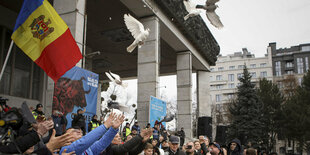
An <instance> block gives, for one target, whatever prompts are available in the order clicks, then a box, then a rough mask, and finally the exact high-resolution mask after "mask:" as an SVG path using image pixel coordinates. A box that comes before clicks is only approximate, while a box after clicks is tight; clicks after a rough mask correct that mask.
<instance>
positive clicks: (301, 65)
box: [268, 43, 310, 90]
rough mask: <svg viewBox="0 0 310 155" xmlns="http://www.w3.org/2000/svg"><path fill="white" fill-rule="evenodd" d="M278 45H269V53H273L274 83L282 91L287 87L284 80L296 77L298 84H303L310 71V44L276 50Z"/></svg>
mask: <svg viewBox="0 0 310 155" xmlns="http://www.w3.org/2000/svg"><path fill="white" fill-rule="evenodd" d="M276 47H277V46H276V43H269V46H268V51H270V52H271V53H272V64H273V65H272V70H273V76H274V77H273V79H274V82H276V83H277V84H278V86H279V87H280V89H282V90H283V89H284V88H286V87H287V86H285V85H286V83H285V81H284V79H286V78H287V77H288V76H294V77H295V79H296V83H297V84H299V85H300V84H301V82H302V79H303V76H304V75H305V73H306V72H307V71H308V70H309V58H310V43H308V44H300V45H297V46H292V47H290V48H280V49H277V48H276Z"/></svg>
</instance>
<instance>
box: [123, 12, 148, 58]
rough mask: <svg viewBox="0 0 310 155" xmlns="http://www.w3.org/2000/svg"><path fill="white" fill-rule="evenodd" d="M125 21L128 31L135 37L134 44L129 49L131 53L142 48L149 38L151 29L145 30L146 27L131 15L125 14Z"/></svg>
mask: <svg viewBox="0 0 310 155" xmlns="http://www.w3.org/2000/svg"><path fill="white" fill-rule="evenodd" d="M124 21H125V24H126V27H127V29H128V30H129V31H130V32H131V35H132V36H133V37H134V39H135V40H134V41H133V43H132V44H131V45H130V46H128V47H127V52H129V53H131V52H132V51H133V50H134V49H135V48H136V47H137V46H138V47H139V48H140V47H141V45H143V44H144V41H145V40H146V38H147V37H148V36H149V32H150V29H149V28H147V29H144V26H143V24H142V23H141V22H139V21H138V20H137V19H135V18H134V17H132V16H131V15H130V14H124Z"/></svg>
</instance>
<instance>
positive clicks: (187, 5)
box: [183, 0, 201, 20]
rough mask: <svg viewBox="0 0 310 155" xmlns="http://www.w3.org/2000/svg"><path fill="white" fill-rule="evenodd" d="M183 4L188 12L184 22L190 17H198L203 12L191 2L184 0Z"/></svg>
mask: <svg viewBox="0 0 310 155" xmlns="http://www.w3.org/2000/svg"><path fill="white" fill-rule="evenodd" d="M183 4H184V6H185V9H186V11H187V12H188V14H187V15H186V16H185V17H184V20H187V19H188V18H189V17H194V16H197V15H199V14H200V13H201V10H198V9H196V8H195V4H193V3H192V2H191V1H190V0H184V1H183Z"/></svg>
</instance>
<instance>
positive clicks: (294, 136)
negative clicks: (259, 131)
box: [282, 71, 310, 151]
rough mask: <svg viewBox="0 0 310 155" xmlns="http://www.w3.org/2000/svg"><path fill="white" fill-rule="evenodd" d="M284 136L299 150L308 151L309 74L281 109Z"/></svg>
mask: <svg viewBox="0 0 310 155" xmlns="http://www.w3.org/2000/svg"><path fill="white" fill-rule="evenodd" d="M283 117H284V121H283V122H282V124H283V127H284V134H285V136H286V137H287V138H288V139H291V140H293V141H297V142H298V144H299V146H300V147H299V149H300V151H302V149H306V150H310V143H309V141H310V72H309V71H308V73H307V74H306V75H305V76H304V78H303V82H302V84H301V86H299V87H297V90H296V93H295V94H294V95H293V96H292V97H291V98H290V99H289V100H288V101H287V103H286V104H285V105H284V108H283Z"/></svg>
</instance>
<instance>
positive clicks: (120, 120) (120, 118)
mask: <svg viewBox="0 0 310 155" xmlns="http://www.w3.org/2000/svg"><path fill="white" fill-rule="evenodd" d="M124 118H125V116H124V115H119V116H118V117H117V118H116V119H115V120H114V121H113V122H112V127H113V128H114V129H117V128H118V127H119V126H120V125H121V124H122V123H123V122H124Z"/></svg>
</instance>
